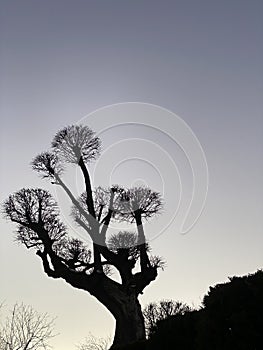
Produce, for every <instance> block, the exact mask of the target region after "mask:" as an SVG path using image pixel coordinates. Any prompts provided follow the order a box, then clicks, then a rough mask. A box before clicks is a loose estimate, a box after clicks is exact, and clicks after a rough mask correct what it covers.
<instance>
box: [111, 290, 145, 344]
mask: <svg viewBox="0 0 263 350" xmlns="http://www.w3.org/2000/svg"><path fill="white" fill-rule="evenodd" d="M114 317H115V320H116V328H115V336H114V340H113V344H112V347H111V350H113V349H115V347H116V346H120V345H121V346H125V345H128V344H130V343H133V342H136V341H139V340H144V339H145V337H146V336H145V327H144V319H143V314H142V310H141V305H140V303H139V301H138V298H137V297H135V296H134V295H130V296H128V297H127V299H126V300H123V301H120V302H119V306H118V309H117V311H116V312H115V313H114Z"/></svg>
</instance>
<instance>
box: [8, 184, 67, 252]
mask: <svg viewBox="0 0 263 350" xmlns="http://www.w3.org/2000/svg"><path fill="white" fill-rule="evenodd" d="M3 212H4V215H5V217H6V218H7V219H10V220H11V221H13V222H16V223H18V227H17V236H16V240H17V241H18V242H20V243H23V244H25V245H26V247H27V248H31V247H36V248H38V249H40V247H42V240H41V238H40V236H39V234H38V233H37V232H36V229H37V227H38V228H43V229H44V230H46V232H48V236H49V238H50V239H51V240H52V242H57V241H60V240H61V239H62V238H63V237H64V236H65V235H66V227H65V225H64V224H63V223H62V222H61V221H60V219H59V209H58V205H57V203H56V201H55V200H54V198H53V197H52V196H51V194H50V193H49V192H48V191H46V190H43V189H41V188H36V189H29V188H27V189H25V188H23V189H21V190H20V191H17V192H15V193H14V194H12V195H10V196H9V197H8V199H7V200H6V201H5V202H4V204H3Z"/></svg>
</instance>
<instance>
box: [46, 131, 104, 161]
mask: <svg viewBox="0 0 263 350" xmlns="http://www.w3.org/2000/svg"><path fill="white" fill-rule="evenodd" d="M52 148H53V149H54V150H55V151H56V152H57V153H58V155H59V156H60V157H61V159H63V160H64V161H65V162H68V163H74V164H78V163H79V161H80V158H82V159H83V161H84V162H90V161H92V160H95V159H96V158H98V156H99V154H100V151H101V140H100V139H99V138H98V137H97V136H95V133H94V131H93V130H91V129H90V128H89V127H88V126H83V125H70V126H67V127H65V128H63V129H61V130H59V131H58V132H57V133H56V135H55V137H54V139H53V141H52Z"/></svg>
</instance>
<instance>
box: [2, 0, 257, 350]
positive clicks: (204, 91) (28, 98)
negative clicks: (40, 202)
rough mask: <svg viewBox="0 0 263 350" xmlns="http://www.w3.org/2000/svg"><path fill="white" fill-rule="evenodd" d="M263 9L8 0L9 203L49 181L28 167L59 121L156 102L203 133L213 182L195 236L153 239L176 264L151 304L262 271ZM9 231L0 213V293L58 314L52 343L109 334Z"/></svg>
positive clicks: (5, 132)
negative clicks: (123, 104) (114, 106)
mask: <svg viewBox="0 0 263 350" xmlns="http://www.w3.org/2000/svg"><path fill="white" fill-rule="evenodd" d="M262 17H263V3H262V1H256V0H250V1H243V0H223V1H220V2H219V1H208V0H207V1H205V0H201V1H193V0H184V1H183V0H182V1H177V0H175V1H155V0H151V1H123V0H122V1H115V0H112V1H88V0H85V1H84V0H75V1H73V0H72V1H68V0H63V1H62V0H52V1H51V0H47V1H40V0H31V1H29V0H24V1H19V0H8V1H7V0H4V1H3V0H2V1H1V18H0V23H1V24H0V32H1V65H0V76H1V83H0V84H1V85H0V89H1V91H0V92H1V107H0V108H1V110H0V113H1V182H0V186H1V201H2V200H3V199H5V198H6V197H7V196H8V194H9V193H11V192H14V191H15V190H18V189H20V188H21V187H31V186H32V187H33V186H43V187H45V188H50V187H49V185H48V184H47V183H42V182H41V180H40V179H39V178H38V177H37V175H36V174H34V173H33V172H32V171H31V170H30V167H29V162H30V161H31V159H32V158H33V157H34V156H35V155H36V154H37V153H38V152H40V151H42V150H45V149H46V148H47V147H49V143H50V139H51V138H52V136H53V135H54V133H55V132H56V131H57V130H58V129H59V128H61V127H63V126H65V125H67V124H71V123H75V122H77V121H79V120H80V119H81V118H82V117H83V116H85V115H87V114H88V113H91V112H92V111H93V110H95V109H97V108H100V107H103V106H106V105H109V104H115V103H119V102H127V101H139V102H145V103H152V104H156V105H160V106H162V107H165V108H167V109H169V110H171V111H173V112H174V113H176V114H177V115H179V116H180V117H181V118H183V119H184V120H185V121H186V122H187V123H188V125H189V126H190V127H191V129H192V130H193V131H194V133H195V134H196V135H197V137H198V139H199V141H200V142H201V144H202V146H203V149H204V151H205V154H206V158H207V162H208V168H209V173H210V186H209V193H208V199H207V202H206V207H205V210H204V213H203V215H202V216H201V217H200V219H199V221H198V223H197V224H196V225H195V226H194V228H193V229H192V231H191V232H190V233H189V234H187V235H184V236H183V235H180V234H177V233H174V231H173V227H170V228H169V230H168V232H167V233H166V234H165V235H162V236H161V238H160V239H156V240H154V241H153V248H154V252H155V253H156V254H160V255H163V256H164V257H165V259H166V261H167V269H166V270H165V272H162V273H160V275H159V277H158V280H157V281H155V282H154V283H152V284H151V286H150V287H148V288H147V289H146V290H145V293H144V295H143V296H142V297H141V301H142V303H143V304H144V305H145V304H146V303H147V302H149V301H153V300H159V299H161V298H173V299H176V300H181V301H184V302H187V303H190V304H191V303H194V305H199V304H200V301H201V299H202V297H203V295H204V293H205V292H206V291H207V289H208V286H209V285H213V284H215V283H217V282H223V281H226V280H227V277H228V276H231V275H234V274H235V275H241V274H245V273H249V272H254V271H255V270H256V269H258V268H261V267H262V262H263V253H262V243H263V238H262V210H263V202H262V198H263V187H262V175H263V166H262V147H263V141H262V140H263V138H262V131H263V125H262V124H263V122H262V120H263V118H262V111H263V102H262V101H263V99H262V92H263V86H262V82H263V78H262V62H263V47H262V36H263V25H262V23H263V21H262ZM95 124H96V123H95ZM95 124H94V125H95ZM94 129H96V127H95V128H94ZM102 136H103V135H102ZM106 136H107V135H105V141H107V142H108V141H109V140H108V139H107V140H106ZM113 136H114V135H113ZM115 136H116V135H115ZM102 141H103V137H102ZM126 150H127V147H126ZM173 152H174V150H173V149H172V148H171V149H170V153H171V154H174V153H173ZM149 154H150V152H149ZM167 164H168V163H167ZM142 170H143V167H142ZM168 171H169V169H168V168H167V172H168ZM145 177H146V176H145V174H142V178H143V179H145ZM164 178H165V176H164ZM147 181H149V183H151V181H152V179H149V180H147ZM156 181H157V180H156ZM167 210H171V206H169V208H167ZM13 229H14V226H13V225H11V224H9V223H6V222H5V221H4V220H2V219H1V238H0V240H1V241H0V244H1V248H0V249H1V266H2V269H1V296H0V297H1V300H4V301H5V303H6V305H8V306H10V307H11V305H12V304H13V303H14V302H16V301H23V302H25V303H27V304H31V305H32V306H34V307H35V308H36V309H38V310H39V311H43V312H45V311H47V312H49V313H50V314H51V315H54V316H57V321H56V324H57V331H58V332H59V333H60V335H59V336H58V337H57V338H56V339H54V341H53V344H54V346H55V349H56V350H70V349H72V348H74V344H76V343H77V342H78V341H81V340H82V339H83V338H84V337H85V335H87V334H88V332H89V331H91V332H92V333H94V334H95V335H101V336H103V335H107V334H110V333H112V332H113V327H114V323H113V319H112V317H111V315H110V314H109V313H108V312H107V311H106V309H104V308H103V307H102V306H101V305H100V304H99V303H97V302H96V301H95V299H94V298H93V297H91V296H89V295H88V294H87V293H84V292H82V291H76V290H74V289H73V288H72V287H70V286H69V285H66V284H65V283H64V282H63V281H54V280H52V279H49V278H48V277H46V276H45V275H44V273H43V271H42V267H41V264H40V261H39V259H38V258H37V257H36V256H35V255H34V254H33V252H30V251H27V250H26V249H24V248H23V247H19V246H17V245H16V244H14V243H13V236H12V230H13Z"/></svg>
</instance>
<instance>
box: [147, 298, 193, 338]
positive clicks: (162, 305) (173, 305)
mask: <svg viewBox="0 0 263 350" xmlns="http://www.w3.org/2000/svg"><path fill="white" fill-rule="evenodd" d="M190 310H191V309H190V307H189V306H188V305H186V304H183V303H181V302H179V301H174V300H161V301H160V302H158V303H157V302H154V303H150V304H148V305H147V306H146V307H145V309H144V310H143V316H144V320H145V329H146V334H147V336H148V337H149V336H151V335H152V334H153V333H154V332H155V331H156V330H157V324H158V322H159V321H162V320H165V319H167V318H169V317H170V316H174V315H184V314H185V313H186V312H189V311H190Z"/></svg>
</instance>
